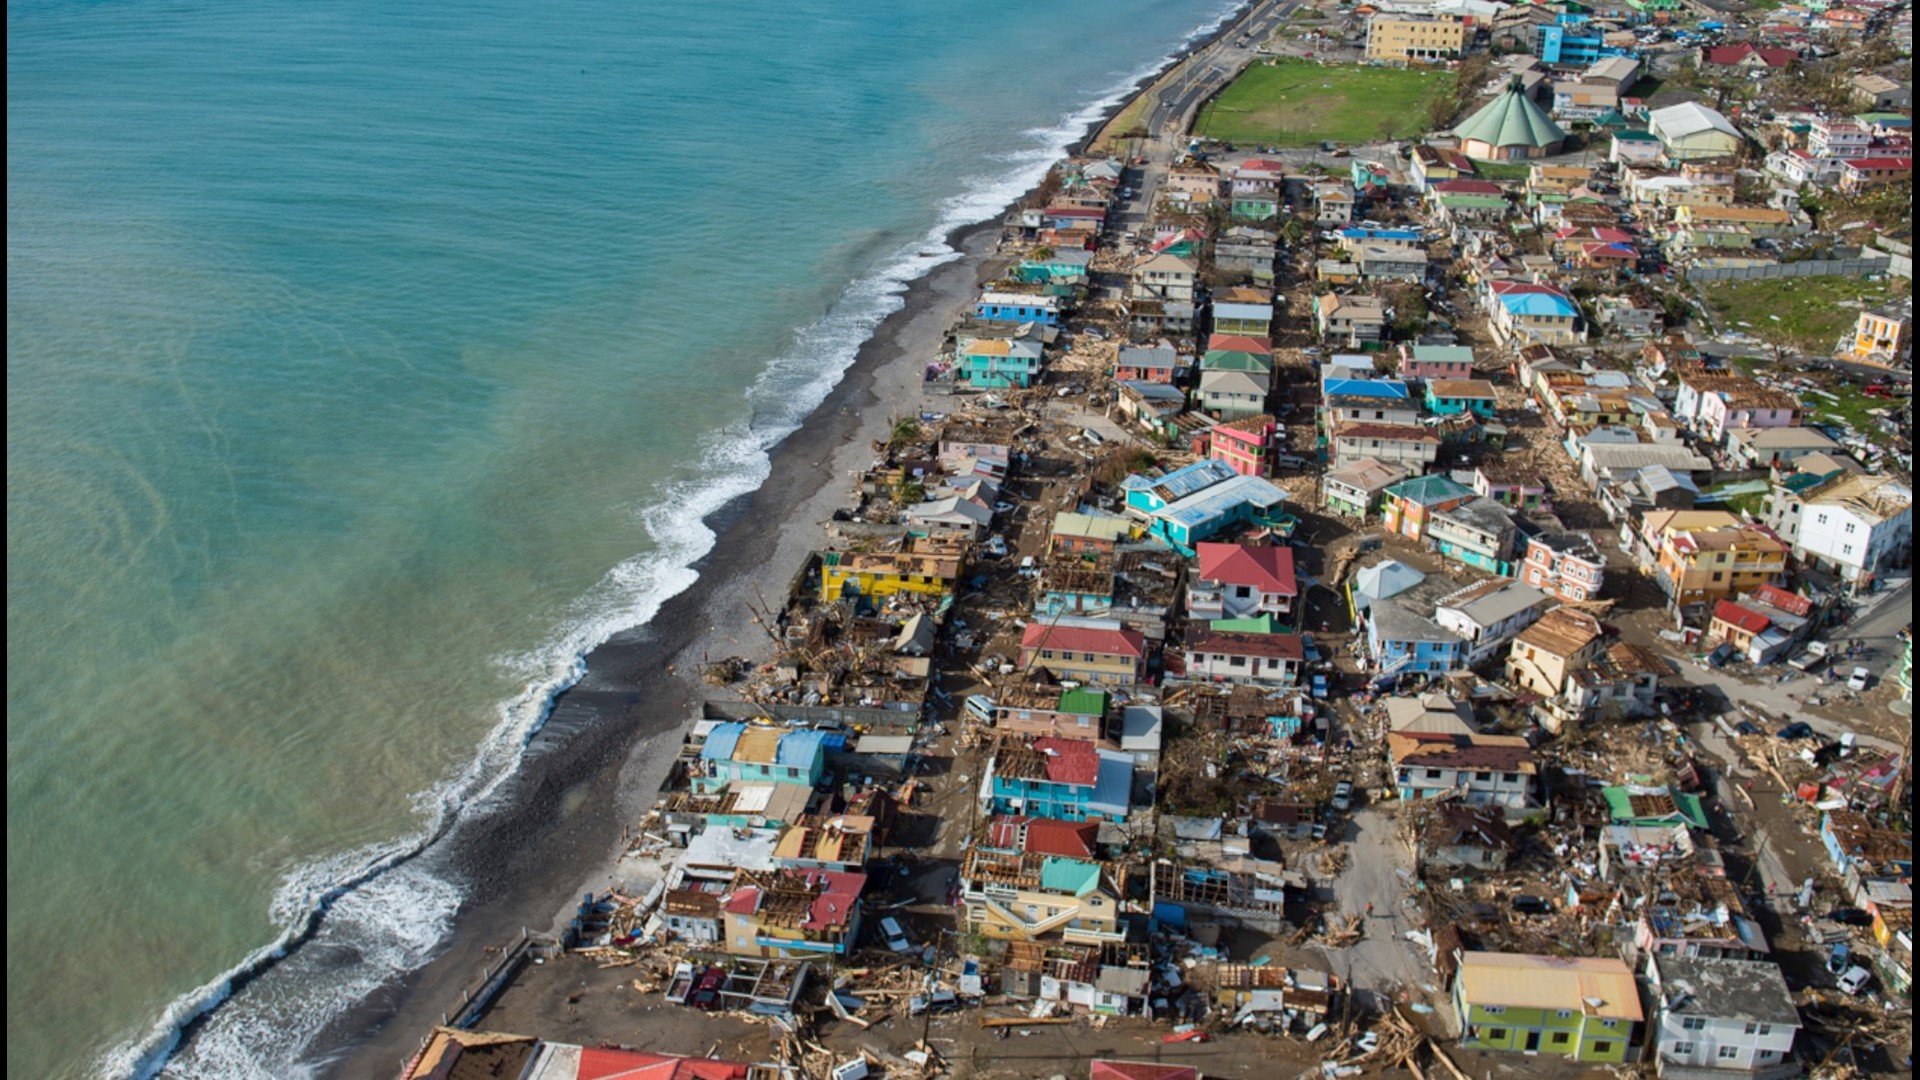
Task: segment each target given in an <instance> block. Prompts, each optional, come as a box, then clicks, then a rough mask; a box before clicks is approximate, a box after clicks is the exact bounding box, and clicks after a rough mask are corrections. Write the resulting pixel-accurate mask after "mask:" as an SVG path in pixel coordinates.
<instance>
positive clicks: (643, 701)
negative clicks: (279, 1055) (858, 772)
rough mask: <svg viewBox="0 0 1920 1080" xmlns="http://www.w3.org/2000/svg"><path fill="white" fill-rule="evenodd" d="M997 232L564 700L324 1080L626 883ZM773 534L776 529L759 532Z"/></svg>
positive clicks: (352, 1026)
mask: <svg viewBox="0 0 1920 1080" xmlns="http://www.w3.org/2000/svg"><path fill="white" fill-rule="evenodd" d="M1010 205H1011V204H1010ZM1000 219H1001V215H996V216H995V217H994V218H993V219H991V220H989V221H987V222H982V223H978V224H975V225H971V226H966V227H962V228H959V229H956V230H954V232H953V233H952V234H950V236H949V238H948V243H949V246H951V247H953V248H955V249H956V250H958V251H959V252H961V257H960V258H958V259H954V260H952V261H949V262H947V263H944V264H942V265H940V266H938V267H935V268H934V269H933V271H932V272H931V273H928V274H927V275H925V276H923V277H920V278H917V279H915V280H914V281H913V282H911V283H910V284H909V286H908V288H907V292H906V294H905V297H904V299H905V306H903V307H902V308H901V309H900V310H899V311H896V312H894V313H893V314H892V315H890V316H888V317H887V318H886V319H885V320H884V321H883V322H882V323H881V324H880V326H879V327H878V328H877V329H876V330H875V332H874V334H873V336H872V337H870V338H869V339H868V340H867V341H866V342H865V343H864V344H862V346H861V347H860V351H859V353H858V355H857V356H856V358H855V360H854V363H853V365H852V366H851V367H849V368H848V370H847V373H846V375H845V376H844V377H843V378H842V379H841V381H840V383H839V385H837V386H836V387H834V389H833V390H832V392H831V393H829V394H828V396H827V398H826V400H825V401H823V402H822V403H821V405H820V406H819V407H818V408H817V409H815V410H814V412H813V413H812V414H810V415H809V416H808V417H807V419H806V421H805V422H804V423H803V424H802V425H801V427H800V429H799V430H797V431H795V432H794V433H793V434H791V435H789V436H788V437H787V438H786V439H785V440H783V441H782V442H781V443H780V444H779V445H778V446H777V447H775V448H774V450H773V452H772V469H771V471H770V473H769V475H768V477H767V479H766V481H765V482H764V483H763V484H761V486H760V487H759V488H757V489H755V490H754V491H753V492H752V493H751V494H748V495H743V496H741V497H740V498H738V499H735V500H734V501H733V502H731V503H729V504H727V505H726V506H724V507H722V508H721V509H720V510H719V511H717V512H716V513H714V514H713V515H711V516H710V517H709V518H708V519H707V525H708V527H709V528H712V529H713V530H714V532H715V534H716V541H715V544H714V547H713V549H712V550H711V551H710V552H708V553H707V555H705V556H704V557H702V558H701V559H700V560H699V561H698V562H696V563H695V564H694V566H693V569H694V570H695V571H696V572H697V573H698V574H699V578H698V579H697V580H696V581H695V582H694V583H693V584H692V585H691V586H689V587H688V588H687V589H686V590H685V591H684V592H682V593H680V594H679V595H677V596H675V597H673V598H672V599H670V600H668V601H667V602H666V604H664V605H663V606H662V607H661V609H660V611H659V612H658V613H657V614H656V615H655V616H654V618H653V620H652V621H651V622H649V623H648V624H647V625H646V626H642V627H637V628H634V629H632V630H628V631H625V632H622V633H621V634H618V635H615V637H614V638H613V639H611V640H609V641H608V642H606V643H605V644H603V645H601V646H599V647H598V648H596V649H594V650H592V651H591V652H590V653H588V654H587V657H586V671H585V673H584V674H583V675H582V676H581V678H580V681H579V682H578V683H576V684H575V685H574V686H573V687H571V688H570V689H568V690H566V691H564V692H563V693H561V694H559V695H558V696H557V697H556V698H555V700H554V703H553V710H552V715H551V717H550V718H549V719H548V721H547V724H546V726H545V727H543V728H542V729H541V731H540V733H539V734H538V735H536V736H535V737H534V739H533V740H532V742H531V743H529V745H528V748H527V755H526V758H525V759H524V760H523V762H522V764H521V765H520V768H519V770H518V771H517V772H516V773H515V775H514V776H513V777H512V778H511V779H510V780H509V781H507V783H506V784H505V785H503V787H502V788H501V790H500V791H499V792H498V793H496V795H495V801H496V803H497V804H498V805H499V807H500V808H499V809H497V810H496V809H491V808H489V809H488V810H487V811H484V812H483V813H481V814H479V815H476V817H475V818H474V819H473V820H472V821H469V822H466V823H463V824H462V825H461V826H460V828H459V829H458V830H457V833H456V835H454V836H451V837H449V843H448V844H447V845H446V846H447V847H448V848H449V849H450V850H448V851H446V852H443V853H434V854H435V855H437V857H438V858H437V861H443V862H444V864H445V865H447V866H448V868H449V869H448V872H449V873H450V874H451V875H452V876H454V877H455V878H456V879H457V880H459V881H460V882H461V883H462V884H463V885H464V886H465V887H466V889H467V891H468V893H469V895H470V896H471V897H473V899H470V900H468V901H467V902H466V903H465V904H464V905H462V908H461V910H460V911H459V913H458V914H456V916H455V927H456V929H455V931H454V932H453V933H452V934H451V935H450V937H449V938H448V941H447V944H446V946H445V947H444V948H443V949H442V951H441V952H440V953H439V955H437V956H436V957H434V959H432V960H431V961H429V962H428V963H427V964H425V965H424V966H422V967H420V968H417V969H415V970H414V971H412V972H409V973H407V974H405V975H403V976H401V977H400V978H399V979H397V980H395V982H394V983H393V984H391V985H389V986H388V987H385V988H383V989H382V990H381V991H380V992H379V993H378V994H376V995H375V996H374V997H372V998H369V999H367V1000H366V1001H364V1002H362V1003H361V1005H360V1006H359V1007H357V1008H355V1009H353V1010H350V1011H349V1012H348V1013H346V1014H345V1015H343V1016H342V1017H340V1018H339V1019H338V1020H336V1021H335V1022H334V1024H332V1025H331V1026H330V1028H329V1029H328V1032H327V1033H326V1034H325V1035H323V1036H322V1037H321V1038H320V1039H319V1040H317V1044H318V1045H319V1046H321V1047H323V1048H324V1047H327V1046H333V1047H335V1048H337V1049H335V1050H334V1051H333V1053H332V1054H331V1055H329V1057H328V1059H327V1060H325V1062H324V1065H323V1071H322V1075H326V1076H369V1075H374V1076H377V1075H383V1074H388V1073H392V1072H397V1071H398V1070H399V1069H400V1067H402V1066H403V1065H404V1064H405V1062H406V1060H407V1059H408V1058H409V1057H410V1056H411V1055H412V1054H413V1053H414V1052H415V1051H416V1050H417V1049H418V1047H419V1044H420V1040H421V1039H423V1038H424V1037H425V1036H426V1034H427V1033H428V1032H429V1031H430V1030H431V1028H432V1026H433V1025H434V1024H437V1023H439V1022H440V1021H441V1014H442V1013H443V1011H444V1010H445V1009H446V1008H448V1007H449V1006H451V1005H452V1004H453V1002H454V1001H455V999H456V998H457V997H458V995H459V994H460V992H461V991H462V990H464V989H465V988H466V987H467V986H468V985H469V984H470V983H471V982H472V981H473V979H474V976H475V974H476V973H477V972H478V971H479V970H480V968H481V967H483V966H484V965H485V964H486V963H487V962H488V960H489V959H490V958H491V953H490V950H494V949H497V948H498V947H499V946H500V945H502V944H503V943H504V942H506V941H508V940H509V939H511V938H512V937H513V936H514V935H516V934H517V933H519V932H520V930H521V929H522V928H525V929H529V930H533V931H536V932H543V931H550V930H554V929H557V928H558V927H559V926H563V925H564V924H565V921H566V919H567V918H568V917H570V915H571V913H572V908H573V904H574V902H575V900H576V899H577V898H578V896H579V895H580V894H581V893H583V892H585V891H587V890H588V889H602V888H605V887H606V886H607V885H609V884H611V883H613V882H615V881H617V880H619V878H618V874H619V868H620V864H621V861H622V860H621V854H622V852H621V850H620V847H621V845H620V839H621V836H622V832H623V830H624V829H625V828H627V827H629V826H631V825H632V824H634V823H635V822H637V821H638V820H639V819H640V818H641V817H642V816H644V814H645V813H646V811H647V809H649V808H650V807H651V806H652V805H653V803H654V801H655V800H656V799H658V797H659V788H660V785H661V783H662V782H663V781H664V780H665V778H666V773H667V770H668V766H670V764H671V763H672V761H673V758H674V755H675V754H677V753H678V750H679V747H680V744H681V741H682V739H683V737H684V733H685V731H686V729H687V728H688V727H690V726H691V724H692V723H693V721H694V719H695V712H696V711H697V709H698V708H699V704H700V701H701V699H702V698H703V697H707V696H713V689H712V688H711V687H705V686H703V685H702V684H701V683H700V680H699V675H698V669H699V667H700V659H701V657H702V656H703V655H712V656H730V655H748V656H750V655H753V654H754V653H755V652H757V651H760V650H761V649H762V647H763V646H764V645H765V644H766V641H765V640H764V638H760V636H759V635H760V633H761V632H760V630H759V628H758V627H756V626H754V625H753V624H752V623H750V622H748V621H746V620H745V619H744V618H742V617H741V616H742V615H743V614H744V609H745V607H746V599H747V598H748V597H751V596H752V595H753V593H754V590H755V589H756V588H758V589H759V590H760V591H762V592H764V593H766V594H767V595H768V596H769V597H771V596H774V595H776V594H781V595H783V594H784V592H785V588H786V583H787V581H788V580H789V579H790V578H791V577H792V573H793V569H794V568H795V567H796V566H798V565H799V562H798V560H800V559H801V558H804V557H805V555H806V554H807V553H809V552H811V551H813V550H814V549H816V548H818V547H820V546H822V545H823V544H824V543H825V540H826V534H825V522H826V521H827V520H828V519H829V518H830V516H831V514H832V511H833V510H834V509H835V508H838V507H840V506H843V505H845V503H846V501H847V499H848V497H849V491H848V490H847V489H845V488H844V487H843V485H844V484H846V483H847V477H848V474H849V472H850V471H851V470H853V469H854V468H857V467H858V466H860V465H862V464H864V463H865V462H866V461H867V460H868V459H869V458H871V456H872V450H871V446H870V445H869V443H870V440H871V439H872V438H874V437H876V436H879V435H881V434H883V433H884V432H885V430H886V429H887V428H888V427H889V426H890V416H891V412H890V410H892V409H895V408H899V407H901V406H902V405H905V404H908V403H909V402H908V400H907V397H906V395H905V394H903V393H902V392H901V391H902V390H908V391H911V392H912V393H913V394H914V395H916V396H917V395H918V393H919V388H920V386H921V373H922V370H923V368H924V365H925V362H926V360H927V359H928V358H929V357H930V356H931V354H932V351H933V350H935V349H937V347H938V345H939V343H940V342H941V340H943V339H944V337H945V334H946V329H947V326H948V325H949V323H950V322H951V320H952V317H953V314H954V312H955V310H956V305H958V304H962V303H964V302H966V301H968V300H971V299H972V298H973V296H974V295H975V294H976V292H977V291H978V288H979V284H980V276H981V273H982V270H983V268H984V267H985V266H986V264H987V263H988V262H989V261H991V259H992V258H993V255H994V247H995V243H996V241H997V238H998V235H999V230H1000ZM769 522H770V523H775V524H774V527H772V528H767V527H764V525H763V524H762V523H769ZM422 857H428V856H425V855H423V856H422ZM549 920H552V922H551V924H549ZM322 1052H323V1053H324V1052H325V1051H324V1050H323V1051H322Z"/></svg>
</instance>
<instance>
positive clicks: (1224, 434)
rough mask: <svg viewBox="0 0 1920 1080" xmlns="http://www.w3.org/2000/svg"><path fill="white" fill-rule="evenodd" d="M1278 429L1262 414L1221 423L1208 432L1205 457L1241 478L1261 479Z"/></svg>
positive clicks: (1275, 424)
mask: <svg viewBox="0 0 1920 1080" xmlns="http://www.w3.org/2000/svg"><path fill="white" fill-rule="evenodd" d="M1279 428H1280V425H1279V423H1278V422H1277V421H1275V420H1274V418H1273V417H1271V416H1268V415H1266V414H1265V413H1262V414H1260V415H1258V416H1242V417H1240V418H1239V419H1236V420H1222V421H1221V422H1220V423H1218V424H1215V425H1214V426H1213V427H1212V428H1210V429H1208V436H1209V438H1208V451H1207V456H1208V457H1211V458H1213V459H1214V460H1216V461H1223V462H1226V465H1227V468H1229V469H1232V470H1233V471H1234V472H1237V473H1239V474H1240V475H1241V476H1265V475H1267V466H1268V455H1267V451H1268V449H1269V448H1271V447H1272V446H1273V436H1274V433H1275V432H1276V431H1278V430H1279Z"/></svg>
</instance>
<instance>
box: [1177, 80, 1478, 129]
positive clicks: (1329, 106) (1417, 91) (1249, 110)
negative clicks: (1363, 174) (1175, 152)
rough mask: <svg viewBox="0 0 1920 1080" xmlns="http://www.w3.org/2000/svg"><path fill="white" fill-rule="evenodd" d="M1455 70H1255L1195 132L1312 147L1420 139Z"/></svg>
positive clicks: (1224, 94) (1214, 104) (1216, 103)
mask: <svg viewBox="0 0 1920 1080" xmlns="http://www.w3.org/2000/svg"><path fill="white" fill-rule="evenodd" d="M1452 87H1453V73H1452V72H1450V71H1440V70H1433V71H1424V70H1418V69H1409V70H1402V69H1400V68H1389V67H1369V66H1364V65H1357V64H1316V63H1314V62H1313V61H1311V60H1282V61H1279V62H1278V63H1273V64H1255V65H1254V66H1252V67H1250V68H1248V69H1247V70H1246V71H1244V72H1242V73H1241V75H1240V77H1239V78H1238V79H1235V80H1234V81H1233V85H1231V86H1229V87H1227V88H1226V89H1225V90H1223V91H1221V93H1220V96H1219V97H1217V98H1215V99H1213V101H1211V102H1209V103H1208V104H1207V106H1206V107H1205V108H1204V109H1202V110H1201V111H1200V117H1199V119H1198V120H1197V121H1196V122H1195V123H1194V133H1195V134H1197V135H1201V136H1204V137H1206V138H1210V139H1219V140H1221V141H1223V142H1230V143H1254V144H1267V145H1273V146H1311V145H1313V144H1315V143H1319V142H1323V141H1327V140H1332V141H1335V142H1351V143H1365V142H1377V141H1380V140H1382V139H1404V138H1407V137H1408V136H1411V135H1417V134H1419V133H1420V132H1421V131H1422V130H1424V129H1425V127H1426V123H1427V103H1428V102H1429V101H1431V100H1433V99H1434V98H1437V97H1439V96H1440V95H1442V94H1444V93H1446V92H1447V91H1448V90H1450V89H1452Z"/></svg>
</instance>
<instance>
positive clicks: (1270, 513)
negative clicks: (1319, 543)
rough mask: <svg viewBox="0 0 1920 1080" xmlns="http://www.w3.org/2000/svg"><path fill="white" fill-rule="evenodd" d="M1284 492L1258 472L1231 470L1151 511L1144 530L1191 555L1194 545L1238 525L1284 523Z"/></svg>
mask: <svg viewBox="0 0 1920 1080" xmlns="http://www.w3.org/2000/svg"><path fill="white" fill-rule="evenodd" d="M1286 501H1287V493H1286V492H1285V491H1282V490H1281V489H1280V488H1279V487H1278V486H1276V485H1275V484H1273V483H1272V482H1271V481H1269V480H1267V479H1266V478H1265V477H1260V476H1241V475H1239V474H1237V473H1236V474H1235V475H1234V477H1233V478H1232V479H1230V480H1223V481H1221V482H1220V483H1218V484H1214V485H1212V486H1210V487H1207V488H1205V489H1203V490H1201V491H1198V492H1196V493H1194V494H1192V495H1189V496H1187V497H1186V498H1184V499H1181V500H1180V501H1178V502H1175V503H1170V504H1168V505H1166V506H1164V507H1162V508H1160V509H1159V510H1156V511H1154V512H1153V513H1152V514H1151V515H1150V517H1149V524H1148V532H1149V534H1150V535H1152V536H1154V537H1156V538H1157V539H1159V540H1162V541H1164V542H1165V543H1166V544H1167V546H1169V547H1171V548H1173V549H1174V550H1175V551H1178V552H1179V553H1180V554H1182V555H1185V556H1187V557H1188V558H1192V557H1193V554H1194V551H1195V549H1196V545H1198V544H1199V543H1200V542H1201V541H1203V540H1211V539H1213V538H1214V537H1216V536H1222V535H1225V534H1226V533H1227V532H1229V531H1231V530H1233V529H1235V528H1237V527H1239V526H1241V525H1256V526H1262V527H1269V526H1270V527H1278V526H1282V525H1285V524H1287V523H1288V515H1287V514H1286V512H1285V510H1284V509H1283V508H1284V506H1285V504H1286Z"/></svg>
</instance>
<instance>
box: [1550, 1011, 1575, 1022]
mask: <svg viewBox="0 0 1920 1080" xmlns="http://www.w3.org/2000/svg"><path fill="white" fill-rule="evenodd" d="M1553 1015H1554V1018H1555V1019H1558V1020H1571V1019H1573V1010H1572V1009H1555V1010H1554V1011H1553Z"/></svg>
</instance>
